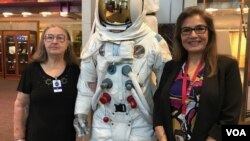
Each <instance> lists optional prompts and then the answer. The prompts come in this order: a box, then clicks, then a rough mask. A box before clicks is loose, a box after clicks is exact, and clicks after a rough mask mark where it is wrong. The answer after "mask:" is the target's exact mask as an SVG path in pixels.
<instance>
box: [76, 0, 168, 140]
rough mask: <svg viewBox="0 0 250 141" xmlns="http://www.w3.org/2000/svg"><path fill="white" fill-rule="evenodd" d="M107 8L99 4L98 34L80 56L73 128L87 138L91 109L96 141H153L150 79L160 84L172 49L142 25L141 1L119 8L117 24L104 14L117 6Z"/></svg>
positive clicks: (96, 15)
mask: <svg viewBox="0 0 250 141" xmlns="http://www.w3.org/2000/svg"><path fill="white" fill-rule="evenodd" d="M105 2H106V3H105ZM105 2H104V0H99V1H98V0H97V2H96V4H97V5H96V7H99V8H96V11H95V18H96V19H95V24H96V32H95V33H94V34H93V35H92V36H91V37H90V39H89V42H88V43H87V45H86V46H85V48H84V50H83V52H82V54H81V59H82V60H81V73H80V77H79V81H78V96H77V100H76V105H75V116H76V118H75V120H74V126H75V128H76V131H77V133H78V135H79V136H84V135H86V134H88V133H89V131H88V127H87V125H86V124H87V122H86V117H87V116H86V115H87V114H88V113H89V111H90V109H91V107H92V109H93V111H94V113H93V117H92V118H93V123H92V134H91V140H92V141H101V140H105V141H129V140H130V141H131V140H133V141H152V140H155V136H154V131H153V127H152V108H153V99H152V98H153V94H154V90H155V89H154V85H153V83H152V81H151V80H152V79H151V74H152V71H153V72H155V74H156V76H157V78H158V79H157V80H158V81H159V78H160V77H161V73H162V69H163V67H164V63H165V62H167V61H169V60H170V59H171V55H170V52H169V49H168V46H167V44H166V42H165V41H164V39H163V38H162V37H161V36H160V35H158V34H157V33H155V32H153V31H152V30H151V29H150V28H149V27H148V26H147V25H146V24H144V23H143V18H144V16H145V12H143V8H142V5H143V4H142V0H125V1H123V2H125V4H121V3H120V4H121V5H118V6H117V7H122V9H119V10H118V11H119V13H118V14H121V13H122V14H121V15H118V16H117V15H116V18H117V17H119V19H116V18H111V19H107V18H108V17H107V16H106V17H105V15H106V14H103V13H101V12H100V11H105V10H110V9H111V10H110V11H111V12H113V9H112V7H113V6H114V5H113V6H112V5H109V4H110V3H113V4H114V2H115V3H119V0H109V1H108V2H110V3H107V1H105ZM100 3H101V4H100ZM102 3H104V4H103V5H102ZM133 6H134V7H133ZM140 6H141V7H140ZM110 7H111V8H110ZM128 7H129V8H128ZM100 8H101V10H100ZM109 8H110V9H109ZM113 8H114V7H113ZM124 9H125V10H124ZM126 9H127V10H128V9H129V10H130V11H126ZM123 10H124V11H125V13H126V14H124V13H123V12H124V11H123ZM103 15H104V17H103ZM121 16H125V18H121ZM126 16H127V17H126ZM109 17H110V16H109ZM114 19H116V20H117V21H112V20H114ZM126 19H130V20H129V21H128V20H126ZM112 24H114V25H112Z"/></svg>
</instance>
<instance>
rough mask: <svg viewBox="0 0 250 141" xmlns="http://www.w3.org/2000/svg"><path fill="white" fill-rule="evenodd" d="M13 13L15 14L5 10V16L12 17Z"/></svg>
mask: <svg viewBox="0 0 250 141" xmlns="http://www.w3.org/2000/svg"><path fill="white" fill-rule="evenodd" d="M12 15H13V13H11V12H3V16H4V17H10V16H12Z"/></svg>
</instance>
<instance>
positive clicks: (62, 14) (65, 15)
mask: <svg viewBox="0 0 250 141" xmlns="http://www.w3.org/2000/svg"><path fill="white" fill-rule="evenodd" d="M60 16H62V17H67V16H68V12H60Z"/></svg>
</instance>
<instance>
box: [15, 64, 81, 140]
mask: <svg viewBox="0 0 250 141" xmlns="http://www.w3.org/2000/svg"><path fill="white" fill-rule="evenodd" d="M79 73H80V69H79V67H78V66H77V65H67V66H66V68H65V70H64V71H63V73H62V74H61V75H60V76H59V77H57V78H56V79H55V78H53V77H51V76H49V75H48V74H46V73H45V72H44V70H43V69H42V67H41V65H40V63H37V62H34V63H31V64H30V65H29V66H28V67H27V68H26V70H25V71H24V72H23V74H22V76H21V80H20V82H19V85H18V88H17V90H18V91H20V92H23V93H25V94H29V95H30V106H29V115H28V118H27V127H26V141H56V140H58V141H59V140H60V141H74V140H75V130H74V127H73V119H74V107H75V100H76V96H77V81H78V76H79ZM53 80H58V81H60V83H61V87H60V89H61V92H54V88H53Z"/></svg>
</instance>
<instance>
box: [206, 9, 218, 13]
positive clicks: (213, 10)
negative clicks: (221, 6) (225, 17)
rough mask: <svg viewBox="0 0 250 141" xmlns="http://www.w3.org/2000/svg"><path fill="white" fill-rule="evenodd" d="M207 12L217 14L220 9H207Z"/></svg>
mask: <svg viewBox="0 0 250 141" xmlns="http://www.w3.org/2000/svg"><path fill="white" fill-rule="evenodd" d="M206 11H207V12H216V11H218V9H217V8H206Z"/></svg>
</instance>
